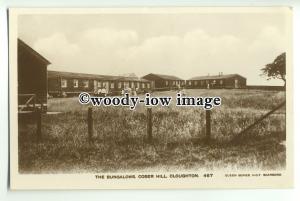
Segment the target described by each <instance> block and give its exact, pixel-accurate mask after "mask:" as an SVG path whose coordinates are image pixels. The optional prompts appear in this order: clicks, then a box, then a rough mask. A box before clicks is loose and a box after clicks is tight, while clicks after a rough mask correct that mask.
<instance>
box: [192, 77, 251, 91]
mask: <svg viewBox="0 0 300 201" xmlns="http://www.w3.org/2000/svg"><path fill="white" fill-rule="evenodd" d="M235 80H237V84H236V81H235ZM208 84H209V88H246V84H247V83H246V79H245V78H243V77H240V76H236V77H232V78H224V79H205V80H187V83H186V85H187V88H200V89H201V88H202V89H206V88H208Z"/></svg>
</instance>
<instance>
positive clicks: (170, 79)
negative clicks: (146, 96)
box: [142, 73, 185, 89]
mask: <svg viewBox="0 0 300 201" xmlns="http://www.w3.org/2000/svg"><path fill="white" fill-rule="evenodd" d="M142 78H143V79H146V80H149V81H150V82H151V88H153V89H172V88H176V87H182V86H184V85H185V81H184V80H183V79H181V78H179V77H176V76H173V75H161V74H153V73H150V74H148V75H145V76H143V77H142Z"/></svg>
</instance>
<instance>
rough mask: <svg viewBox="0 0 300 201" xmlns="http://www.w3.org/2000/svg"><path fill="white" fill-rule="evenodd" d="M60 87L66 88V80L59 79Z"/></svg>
mask: <svg viewBox="0 0 300 201" xmlns="http://www.w3.org/2000/svg"><path fill="white" fill-rule="evenodd" d="M61 88H67V80H66V79H61Z"/></svg>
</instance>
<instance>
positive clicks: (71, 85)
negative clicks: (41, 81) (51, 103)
mask: <svg viewBox="0 0 300 201" xmlns="http://www.w3.org/2000/svg"><path fill="white" fill-rule="evenodd" d="M129 88H130V89H134V90H137V89H138V92H144V91H148V90H150V82H149V81H148V80H145V79H140V78H137V77H124V76H112V75H97V74H87V73H72V72H63V71H48V93H49V95H51V96H62V95H65V96H72V95H78V94H79V93H80V92H89V93H97V92H98V91H99V89H105V91H106V92H107V93H109V94H111V95H120V94H121V91H122V90H124V89H125V90H126V89H129Z"/></svg>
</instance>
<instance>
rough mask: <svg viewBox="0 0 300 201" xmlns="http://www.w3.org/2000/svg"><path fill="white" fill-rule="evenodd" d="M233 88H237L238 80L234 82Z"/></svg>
mask: <svg viewBox="0 0 300 201" xmlns="http://www.w3.org/2000/svg"><path fill="white" fill-rule="evenodd" d="M234 88H239V80H238V79H235V80H234Z"/></svg>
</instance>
